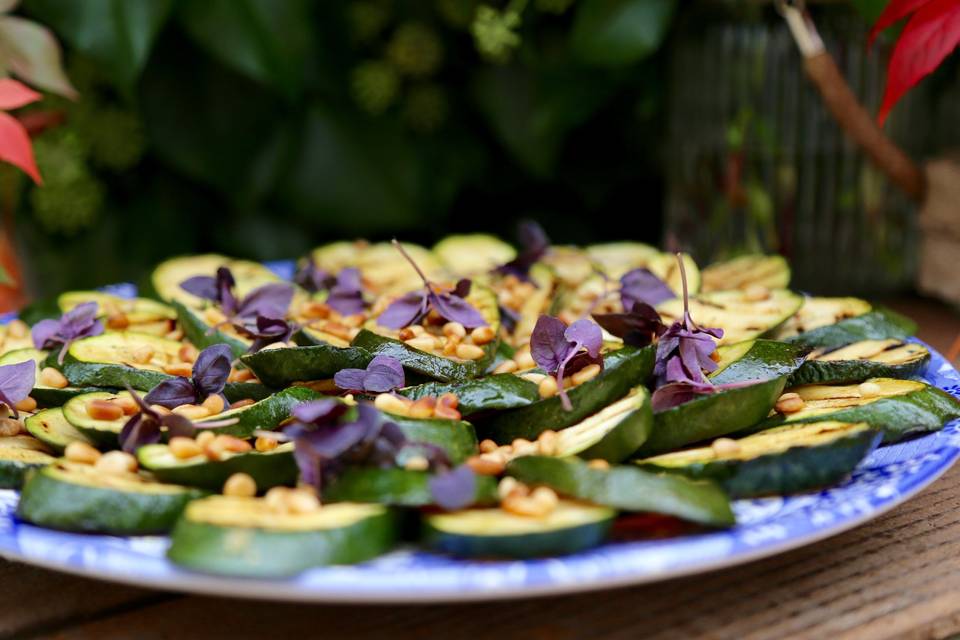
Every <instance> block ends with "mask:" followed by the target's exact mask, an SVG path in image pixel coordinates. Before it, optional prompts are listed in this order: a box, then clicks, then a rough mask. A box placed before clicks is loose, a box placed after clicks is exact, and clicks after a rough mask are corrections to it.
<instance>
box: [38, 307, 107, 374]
mask: <svg viewBox="0 0 960 640" xmlns="http://www.w3.org/2000/svg"><path fill="white" fill-rule="evenodd" d="M101 333H103V322H101V321H100V320H98V319H97V303H96V302H84V303H83V304H78V305H77V306H75V307H74V308H73V309H71V310H70V311H67V312H66V313H64V314H63V315H62V316H60V319H59V320H54V319H52V318H47V319H46V320H41V321H40V322H38V323H37V324H35V325H33V329H32V330H31V336H32V338H33V344H34V346H35V347H36V348H37V349H57V348H59V349H60V352H59V354H58V355H57V362H58V363H59V364H63V358H64V356H65V355H66V354H67V349H69V348H70V345H71V344H73V342H74V340H79V339H81V338H90V337H92V336H98V335H100V334H101Z"/></svg>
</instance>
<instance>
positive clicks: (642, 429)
mask: <svg viewBox="0 0 960 640" xmlns="http://www.w3.org/2000/svg"><path fill="white" fill-rule="evenodd" d="M652 429H653V409H651V408H650V393H649V392H648V391H647V389H646V388H645V387H643V386H638V387H634V388H633V389H631V390H630V393H628V394H627V395H626V396H624V397H623V398H620V399H619V400H617V401H616V402H614V403H612V404H609V405H607V406H606V407H604V408H603V409H601V410H600V411H598V412H597V413H595V414H593V415H592V416H590V417H589V418H586V419H584V420H581V421H580V422H578V423H577V424H575V425H573V426H571V427H567V428H566V429H563V430H561V431H559V432H557V445H556V453H555V454H554V455H556V456H558V457H566V456H580V457H581V458H584V459H587V460H593V459H596V458H599V459H602V460H607V461H608V462H620V461H621V460H625V459H627V458H628V457H629V456H630V454H632V453H633V452H634V451H636V450H637V449H638V448H639V447H640V445H642V444H643V443H644V442H645V441H646V439H647V438H648V437H649V436H650V431H651V430H652Z"/></svg>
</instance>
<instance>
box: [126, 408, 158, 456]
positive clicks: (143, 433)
mask: <svg viewBox="0 0 960 640" xmlns="http://www.w3.org/2000/svg"><path fill="white" fill-rule="evenodd" d="M119 440H120V448H121V449H123V450H124V451H126V452H127V453H135V452H136V450H137V449H139V448H140V447H142V446H144V445H147V444H156V443H158V442H160V422H159V421H158V420H157V419H156V418H154V417H151V416H149V415H145V414H143V413H135V414H133V415H132V416H130V419H129V420H127V421H126V423H124V425H123V429H121V430H120V436H119Z"/></svg>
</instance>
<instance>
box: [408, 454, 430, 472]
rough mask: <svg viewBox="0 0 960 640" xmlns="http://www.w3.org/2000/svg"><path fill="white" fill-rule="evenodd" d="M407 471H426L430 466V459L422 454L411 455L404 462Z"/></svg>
mask: <svg viewBox="0 0 960 640" xmlns="http://www.w3.org/2000/svg"><path fill="white" fill-rule="evenodd" d="M403 468H404V469H406V470H407V471H426V470H427V469H429V468H430V461H429V460H427V459H426V458H424V457H423V456H411V457H410V459H408V460H407V461H406V462H405V463H404V464H403Z"/></svg>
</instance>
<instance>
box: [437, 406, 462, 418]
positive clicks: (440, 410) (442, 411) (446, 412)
mask: <svg viewBox="0 0 960 640" xmlns="http://www.w3.org/2000/svg"><path fill="white" fill-rule="evenodd" d="M433 417H434V418H443V419H444V420H459V419H460V418H462V417H463V416H462V415H460V412H459V411H457V410H456V409H453V408H451V407H448V406H447V405H444V404H438V405H437V406H436V407H434V409H433Z"/></svg>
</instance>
